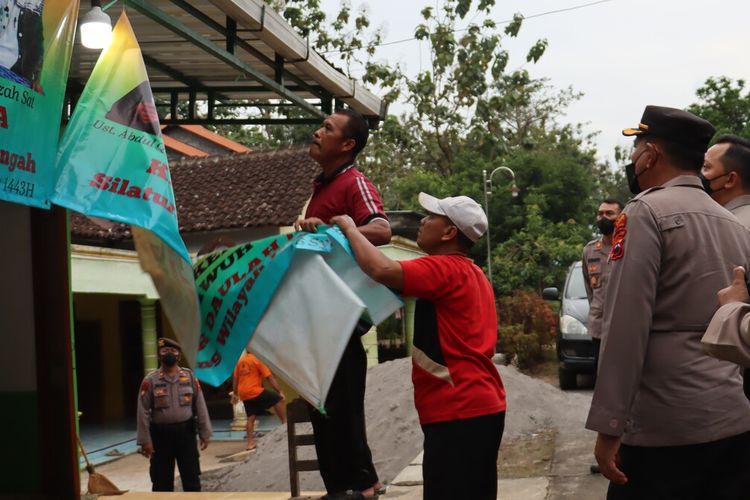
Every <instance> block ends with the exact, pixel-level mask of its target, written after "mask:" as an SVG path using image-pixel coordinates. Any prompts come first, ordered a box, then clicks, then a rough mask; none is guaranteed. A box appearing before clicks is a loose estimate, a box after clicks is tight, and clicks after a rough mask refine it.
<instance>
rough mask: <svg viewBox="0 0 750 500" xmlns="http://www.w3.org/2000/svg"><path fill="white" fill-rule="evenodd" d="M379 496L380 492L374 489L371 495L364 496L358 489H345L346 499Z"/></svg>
mask: <svg viewBox="0 0 750 500" xmlns="http://www.w3.org/2000/svg"><path fill="white" fill-rule="evenodd" d="M379 497H380V494H379V493H378V492H377V491H376V492H375V493H373V494H372V495H371V496H369V497H366V496H364V495H363V494H362V492H361V491H359V490H347V492H346V497H344V498H346V500H375V499H377V498H379Z"/></svg>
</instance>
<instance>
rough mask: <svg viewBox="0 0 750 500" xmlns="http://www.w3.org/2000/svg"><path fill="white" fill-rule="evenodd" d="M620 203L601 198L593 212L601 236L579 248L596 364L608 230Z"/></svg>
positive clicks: (606, 274)
mask: <svg viewBox="0 0 750 500" xmlns="http://www.w3.org/2000/svg"><path fill="white" fill-rule="evenodd" d="M622 209H623V204H622V202H621V201H618V200H615V199H613V198H607V199H604V200H602V202H601V203H600V204H599V209H598V210H597V211H596V227H597V228H598V229H599V232H600V233H601V234H602V236H601V238H597V239H595V240H592V241H589V242H588V243H587V244H586V246H585V247H583V280H584V284H585V285H586V297H587V298H588V300H589V318H588V321H587V322H586V330H587V332H588V334H589V335H591V340H593V342H594V358H595V359H596V366H597V367H598V366H599V347H600V344H601V338H602V313H603V310H604V292H605V290H606V284H607V281H608V279H609V251H610V250H611V249H612V233H613V232H614V231H615V219H616V218H617V216H618V215H620V212H622Z"/></svg>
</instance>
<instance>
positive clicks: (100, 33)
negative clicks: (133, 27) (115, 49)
mask: <svg viewBox="0 0 750 500" xmlns="http://www.w3.org/2000/svg"><path fill="white" fill-rule="evenodd" d="M111 39H112V20H111V19H110V18H109V16H108V15H107V14H105V13H104V11H103V10H102V2H101V0H91V10H90V11H88V12H87V13H86V15H84V16H83V19H81V44H83V46H84V47H86V48H88V49H99V50H101V49H103V48H104V47H106V46H107V45H109V41H110V40H111Z"/></svg>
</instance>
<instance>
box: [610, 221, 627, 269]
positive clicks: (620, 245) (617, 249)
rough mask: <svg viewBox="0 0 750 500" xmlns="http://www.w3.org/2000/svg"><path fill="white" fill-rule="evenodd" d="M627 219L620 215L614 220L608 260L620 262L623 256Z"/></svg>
mask: <svg viewBox="0 0 750 500" xmlns="http://www.w3.org/2000/svg"><path fill="white" fill-rule="evenodd" d="M627 223H628V217H627V215H625V214H620V215H618V216H617V219H616V220H615V231H614V233H613V235H612V250H610V251H609V260H620V259H622V257H623V255H625V234H626V233H627V228H626V226H627Z"/></svg>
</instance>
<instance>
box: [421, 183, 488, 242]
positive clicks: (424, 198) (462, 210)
mask: <svg viewBox="0 0 750 500" xmlns="http://www.w3.org/2000/svg"><path fill="white" fill-rule="evenodd" d="M419 204H420V205H422V206H423V207H424V209H425V210H427V211H428V212H430V213H433V214H438V215H445V216H446V217H448V218H449V219H450V220H451V222H453V224H455V225H456V227H457V228H458V229H459V231H461V232H462V233H464V235H466V237H467V238H469V239H470V240H471V241H477V240H478V239H479V238H481V237H482V235H483V234H484V233H485V232H486V231H487V215H485V213H484V210H482V207H481V206H479V203H477V202H476V201H474V200H472V199H471V198H469V197H468V196H449V197H447V198H443V199H442V200H440V199H438V198H435V197H434V196H431V195H429V194H427V193H419Z"/></svg>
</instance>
